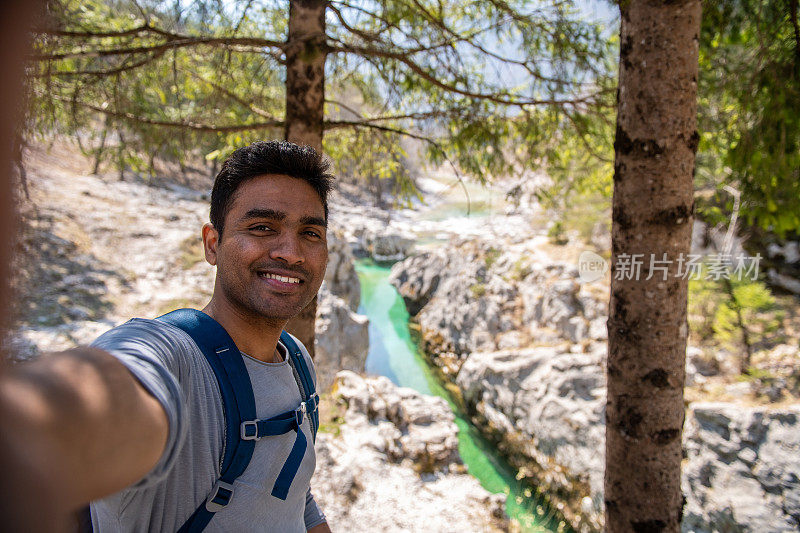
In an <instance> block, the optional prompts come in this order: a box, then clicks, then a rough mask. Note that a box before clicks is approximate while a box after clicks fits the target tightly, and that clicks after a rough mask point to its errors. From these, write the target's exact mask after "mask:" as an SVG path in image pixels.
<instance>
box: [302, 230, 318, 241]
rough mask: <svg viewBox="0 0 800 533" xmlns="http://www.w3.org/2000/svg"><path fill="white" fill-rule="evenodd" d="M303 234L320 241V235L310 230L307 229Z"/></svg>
mask: <svg viewBox="0 0 800 533" xmlns="http://www.w3.org/2000/svg"><path fill="white" fill-rule="evenodd" d="M304 233H305V234H306V235H309V236H311V237H314V238H315V239H321V238H322V235H320V234H319V232H317V231H314V230H311V229H307V230H306V231H305V232H304Z"/></svg>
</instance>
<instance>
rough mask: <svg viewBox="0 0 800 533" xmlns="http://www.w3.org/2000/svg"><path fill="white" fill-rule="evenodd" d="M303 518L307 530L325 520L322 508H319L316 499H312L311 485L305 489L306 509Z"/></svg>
mask: <svg viewBox="0 0 800 533" xmlns="http://www.w3.org/2000/svg"><path fill="white" fill-rule="evenodd" d="M303 520H304V521H305V524H306V529H307V530H308V529H311V528H312V527H314V526H318V525H319V524H321V523H323V522H325V521H326V519H325V514H324V513H323V512H322V509H320V508H319V505H317V502H316V500H314V496H313V495H312V494H311V487H309V488H308V490H307V491H306V510H305V513H304V514H303Z"/></svg>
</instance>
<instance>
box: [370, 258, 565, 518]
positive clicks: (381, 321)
mask: <svg viewBox="0 0 800 533" xmlns="http://www.w3.org/2000/svg"><path fill="white" fill-rule="evenodd" d="M356 271H357V272H358V277H359V280H360V281H361V305H360V307H359V310H358V312H359V313H361V314H364V315H367V316H368V317H369V320H370V325H369V355H368V356H367V363H366V371H367V373H368V374H374V375H383V376H387V377H388V378H389V379H391V380H392V381H393V382H394V383H396V384H397V385H400V386H403V387H410V388H412V389H415V390H417V391H419V392H421V393H424V394H433V395H436V396H440V397H442V398H444V399H445V400H447V402H448V404H449V405H450V408H451V409H452V410H453V413H454V414H455V421H456V425H457V426H458V429H459V434H458V443H459V444H458V448H459V452H460V453H461V457H462V459H463V460H464V463H465V464H466V465H467V468H468V469H469V473H470V474H472V475H473V476H474V477H476V478H477V479H478V480H479V481H480V483H481V485H482V486H483V487H484V488H485V489H486V490H488V491H490V492H492V493H500V492H504V493H506V494H507V495H508V498H507V500H506V511H507V512H508V515H509V516H510V517H512V518H515V519H516V520H517V521H518V522H519V523H520V525H521V529H522V531H524V532H544V531H559V532H560V531H570V528H569V527H568V526H566V524H565V523H564V522H563V521H562V520H560V519H559V517H558V515H557V514H556V513H554V512H553V511H552V510H551V509H549V508H548V507H547V505H546V504H545V503H544V502H543V500H541V499H540V498H538V497H537V495H536V494H535V492H532V491H531V490H530V489H529V488H526V487H523V486H520V485H521V484H520V482H519V481H517V478H516V472H515V470H514V469H513V468H512V467H511V466H510V465H509V464H508V463H506V462H505V461H504V460H503V459H502V458H501V457H500V456H499V455H498V454H497V452H496V450H495V448H494V446H493V445H492V444H491V443H490V442H488V441H487V440H486V439H485V438H483V437H482V436H481V435H480V433H479V432H478V430H477V429H476V428H475V427H474V426H473V425H472V423H471V422H470V421H469V419H468V417H467V415H465V414H464V413H462V412H460V410H459V408H458V406H457V405H456V404H455V403H454V402H453V400H452V398H451V396H450V394H449V393H448V392H447V390H446V389H445V388H444V387H442V385H441V384H440V383H439V382H438V380H437V378H436V377H435V376H434V374H433V372H432V371H431V369H430V368H429V367H428V364H427V362H426V361H425V359H424V358H423V356H422V354H420V352H419V350H418V348H417V345H416V344H415V343H414V341H413V340H412V338H411V333H410V330H409V316H408V311H406V307H405V304H404V303H403V299H402V298H401V297H400V295H399V294H398V293H397V291H396V290H395V288H394V287H393V286H392V285H391V284H390V283H389V282H388V277H389V269H388V268H386V267H383V266H379V265H376V264H375V263H373V262H372V261H369V260H360V261H358V262H357V263H356Z"/></svg>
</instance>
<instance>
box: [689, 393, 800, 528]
mask: <svg viewBox="0 0 800 533" xmlns="http://www.w3.org/2000/svg"><path fill="white" fill-rule="evenodd" d="M683 441H684V450H685V454H686V464H685V466H684V468H683V483H682V489H683V493H684V495H685V496H686V506H685V508H684V518H683V526H682V529H683V531H684V532H686V533H690V532H691V533H706V532H707V533H711V532H716V531H748V532H766V531H770V532H784V531H785V532H789V531H798V529H800V406H798V405H794V406H790V407H785V408H779V409H770V408H767V407H745V406H740V405H733V404H728V403H695V404H692V405H691V406H690V409H689V412H688V414H687V423H686V426H685V429H684V439H683Z"/></svg>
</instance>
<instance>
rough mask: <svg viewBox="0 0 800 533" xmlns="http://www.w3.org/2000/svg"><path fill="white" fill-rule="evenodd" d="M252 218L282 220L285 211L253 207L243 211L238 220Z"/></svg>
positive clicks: (284, 216)
mask: <svg viewBox="0 0 800 533" xmlns="http://www.w3.org/2000/svg"><path fill="white" fill-rule="evenodd" d="M252 218H269V219H271V220H284V219H285V218H286V213H284V212H283V211H276V210H275V209H261V208H253V209H251V210H250V211H248V212H247V213H245V214H244V215H243V216H242V218H241V219H240V220H250V219H252Z"/></svg>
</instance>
